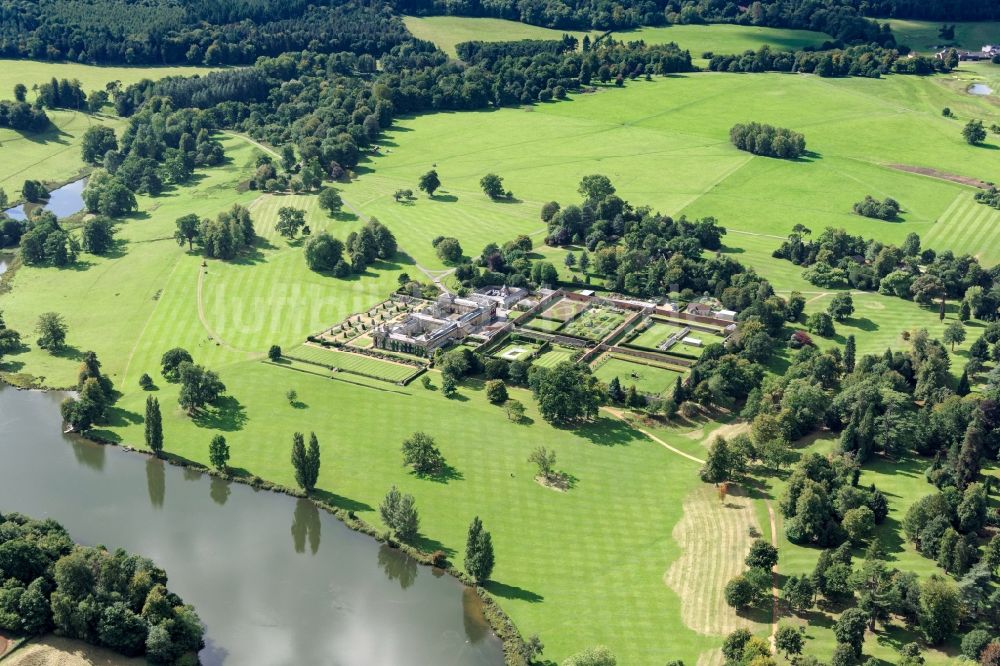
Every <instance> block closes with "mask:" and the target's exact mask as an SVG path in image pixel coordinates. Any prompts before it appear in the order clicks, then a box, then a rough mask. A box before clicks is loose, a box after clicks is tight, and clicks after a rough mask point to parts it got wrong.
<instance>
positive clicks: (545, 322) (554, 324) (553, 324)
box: [524, 317, 565, 333]
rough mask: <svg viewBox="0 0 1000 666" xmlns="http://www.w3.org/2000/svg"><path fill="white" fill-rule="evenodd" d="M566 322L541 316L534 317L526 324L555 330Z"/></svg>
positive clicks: (529, 326) (535, 327)
mask: <svg viewBox="0 0 1000 666" xmlns="http://www.w3.org/2000/svg"><path fill="white" fill-rule="evenodd" d="M563 323H565V322H561V321H554V320H552V319H542V318H541V317H534V318H532V319H531V320H530V321H528V322H527V323H526V324H524V326H526V327H527V328H534V329H537V330H539V331H548V332H550V333H551V332H553V331H555V330H556V329H558V328H559V327H560V326H562V325H563Z"/></svg>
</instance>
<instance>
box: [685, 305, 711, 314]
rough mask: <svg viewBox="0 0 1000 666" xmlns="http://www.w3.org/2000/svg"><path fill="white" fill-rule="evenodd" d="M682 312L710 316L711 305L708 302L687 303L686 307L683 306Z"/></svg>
mask: <svg viewBox="0 0 1000 666" xmlns="http://www.w3.org/2000/svg"><path fill="white" fill-rule="evenodd" d="M684 312H686V313H688V314H692V315H697V316H699V317H711V316H712V306H711V305H709V304H708V303H698V302H694V303H688V304H687V307H686V308H684Z"/></svg>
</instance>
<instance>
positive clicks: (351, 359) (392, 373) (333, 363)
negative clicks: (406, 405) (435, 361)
mask: <svg viewBox="0 0 1000 666" xmlns="http://www.w3.org/2000/svg"><path fill="white" fill-rule="evenodd" d="M287 354H288V356H289V357H291V358H293V359H298V360H300V361H307V362H309V363H315V364H317V365H321V366H324V367H327V368H336V369H338V370H343V371H344V372H351V373H356V374H361V375H367V376H369V377H375V378H378V379H384V380H385V381H387V382H401V381H403V380H404V379H406V378H407V377H409V376H411V375H413V374H414V373H415V372H416V371H417V368H416V367H414V366H412V365H403V364H402V363H392V362H390V361H383V360H381V359H377V358H372V357H370V356H362V355H361V354H351V353H349V352H342V351H337V350H336V349H323V348H322V347H316V346H313V345H302V346H301V347H296V348H295V349H292V350H291V351H289V352H287Z"/></svg>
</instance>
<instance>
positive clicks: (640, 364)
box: [594, 355, 683, 395]
mask: <svg viewBox="0 0 1000 666" xmlns="http://www.w3.org/2000/svg"><path fill="white" fill-rule="evenodd" d="M597 363H598V364H599V365H597V367H596V368H594V376H595V377H597V378H598V379H600V380H601V381H602V382H604V383H608V382H610V381H611V380H612V379H614V378H615V377H617V378H618V381H619V382H621V385H622V387H623V388H627V387H628V386H631V385H632V384H635V388H636V389H637V390H638V391H639V392H640V393H651V394H654V395H662V394H663V393H664V392H666V391H667V390H668V389H671V388H673V386H674V383H675V382H676V380H677V378H678V377H682V376H683V373H682V372H680V371H678V370H673V369H671V368H667V367H665V366H661V365H657V364H654V363H652V362H649V361H644V360H642V359H632V358H628V357H625V356H616V355H608V357H607V359H606V360H604V361H598V362H597Z"/></svg>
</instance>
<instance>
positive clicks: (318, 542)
mask: <svg viewBox="0 0 1000 666" xmlns="http://www.w3.org/2000/svg"><path fill="white" fill-rule="evenodd" d="M62 397H63V396H62V395H60V394H58V393H45V392H39V391H18V390H16V389H13V388H10V387H7V386H5V385H0V511H5V512H11V511H19V512H22V513H25V514H28V515H31V516H33V517H35V518H53V519H55V520H56V521H58V522H60V523H62V524H63V525H64V526H65V527H66V529H67V530H69V532H70V534H71V535H72V536H73V538H74V539H75V540H77V541H78V542H80V543H84V544H87V545H94V544H104V545H106V546H107V547H108V548H111V549H114V548H117V547H123V548H126V549H127V550H130V551H133V552H136V553H139V554H141V555H144V556H146V557H150V558H152V559H153V560H154V561H155V562H156V563H157V564H158V565H160V566H161V567H163V568H164V569H165V570H166V571H167V575H168V576H169V578H170V582H169V586H170V589H172V590H173V591H175V592H176V593H177V594H179V595H180V596H181V597H182V598H183V599H184V600H185V601H186V602H187V603H190V604H193V605H194V607H195V608H196V609H197V611H198V614H199V615H200V616H201V619H202V620H203V621H204V622H205V624H206V625H207V630H206V643H207V645H206V647H205V649H204V650H202V652H201V654H200V657H201V660H202V663H203V664H207V665H209V666H212V665H214V664H337V665H342V666H355V665H356V666H362V665H366V666H389V665H390V664H391V665H393V666H397V665H399V664H410V665H423V664H427V665H432V664H433V665H436V666H443V665H447V666H502V664H503V654H502V650H501V644H500V641H499V639H498V638H496V636H495V635H494V634H493V632H492V631H491V630H490V628H489V626H488V625H487V623H486V621H485V619H484V618H483V615H482V610H481V607H480V602H479V597H478V596H477V595H476V593H475V592H474V591H473V590H471V589H468V588H466V587H465V586H463V585H462V584H460V583H459V582H458V581H457V580H455V579H454V578H452V577H451V576H448V575H447V574H445V573H444V572H442V571H440V570H437V569H432V568H430V567H425V566H420V565H418V564H417V563H416V562H415V561H414V560H412V559H410V558H408V557H405V556H403V555H402V554H401V553H399V551H397V550H393V549H391V548H389V547H387V546H384V545H381V544H379V543H377V542H376V541H375V540H374V539H372V538H371V537H368V536H366V535H363V534H359V533H357V532H354V531H352V530H350V529H348V528H347V527H345V526H344V525H343V524H342V523H340V522H339V521H338V520H336V519H335V518H334V517H333V516H330V515H329V514H327V513H325V512H323V511H320V510H318V509H317V508H316V506H315V505H313V504H312V503H311V502H308V501H306V500H303V499H298V498H294V497H290V496H287V495H282V494H279V493H273V492H267V491H262V490H254V489H253V488H251V487H249V486H246V485H243V484H237V483H230V482H227V481H224V480H222V479H218V478H215V477H212V476H210V475H207V474H203V473H200V472H196V471H192V470H188V469H184V468H180V467H174V466H171V465H166V464H164V463H163V462H162V461H161V460H157V459H155V458H151V457H147V456H145V455H143V454H139V453H134V452H129V451H125V450H123V449H120V448H117V447H114V446H101V445H97V444H93V443H90V442H86V441H81V440H79V439H78V438H70V437H66V436H64V435H63V433H62V429H61V419H60V418H59V402H60V400H61V399H62ZM206 437H207V435H206Z"/></svg>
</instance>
